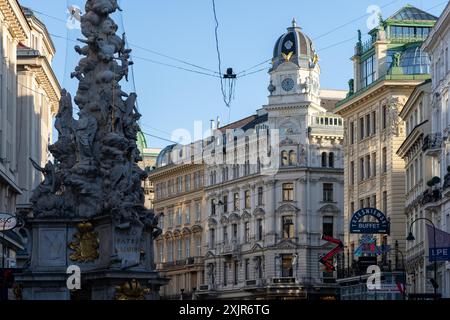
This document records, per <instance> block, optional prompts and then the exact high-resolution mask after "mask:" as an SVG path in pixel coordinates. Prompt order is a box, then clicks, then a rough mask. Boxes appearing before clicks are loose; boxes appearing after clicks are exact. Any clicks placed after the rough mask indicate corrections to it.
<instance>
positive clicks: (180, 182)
mask: <svg viewBox="0 0 450 320" xmlns="http://www.w3.org/2000/svg"><path fill="white" fill-rule="evenodd" d="M177 185H178V193H181V192H183V177H178V178H177Z"/></svg>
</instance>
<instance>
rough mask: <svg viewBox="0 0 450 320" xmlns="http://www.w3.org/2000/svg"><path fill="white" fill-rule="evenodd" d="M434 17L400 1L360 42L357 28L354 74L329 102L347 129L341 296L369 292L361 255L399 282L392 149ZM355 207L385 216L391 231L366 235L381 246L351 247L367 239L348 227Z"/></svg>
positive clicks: (398, 206)
mask: <svg viewBox="0 0 450 320" xmlns="http://www.w3.org/2000/svg"><path fill="white" fill-rule="evenodd" d="M436 19H437V18H436V17H434V16H432V15H430V14H428V13H426V12H424V11H422V10H419V9H417V8H415V7H412V6H409V5H407V6H405V7H403V8H401V9H400V10H399V11H397V12H396V13H394V14H393V15H392V16H390V17H389V18H387V19H386V20H383V19H381V18H380V24H379V26H378V27H376V28H374V29H373V30H371V31H370V32H369V37H370V39H369V40H368V41H367V42H364V43H363V42H362V39H361V34H360V32H359V41H358V43H357V44H356V47H355V55H354V56H353V58H352V60H353V64H354V79H352V80H351V81H350V82H349V83H350V93H349V96H348V97H347V98H346V99H344V100H343V101H341V102H339V104H338V106H337V108H336V112H337V113H338V114H339V115H341V116H342V117H343V118H344V123H345V124H344V127H345V128H346V129H345V139H344V151H345V157H344V179H345V218H344V225H345V226H346V227H345V245H346V247H347V249H346V251H345V255H346V257H345V259H344V261H345V266H346V268H345V270H344V272H343V273H342V275H341V278H342V281H340V283H341V284H342V285H343V289H342V298H343V299H373V298H374V293H373V292H371V293H370V292H369V293H368V292H366V291H367V287H366V284H365V281H366V280H365V278H364V277H363V279H362V280H361V277H360V276H361V275H364V274H366V271H367V264H365V262H369V264H379V266H380V267H381V268H382V270H383V271H400V272H399V273H398V274H392V275H393V278H392V279H393V280H392V281H394V282H395V281H400V282H402V283H405V280H404V276H405V274H404V271H403V270H404V266H403V265H402V263H401V258H400V259H399V258H398V257H397V255H401V254H402V253H403V254H405V244H406V236H407V234H406V232H405V226H406V223H407V220H406V216H405V163H404V161H403V159H402V158H401V157H400V156H399V155H398V154H397V151H398V149H399V148H400V146H401V145H402V143H403V142H404V141H405V138H406V128H405V123H404V122H403V121H402V119H401V118H400V117H399V113H400V111H401V110H402V109H403V107H404V105H405V103H406V101H407V100H408V98H409V97H410V95H411V93H412V92H413V90H414V88H415V87H416V86H417V85H419V84H421V83H422V82H423V81H424V80H426V79H429V78H430V75H429V71H430V69H429V61H428V55H427V54H426V53H424V52H423V51H422V50H421V47H420V46H421V44H422V43H423V41H424V40H425V38H426V37H427V35H428V34H429V32H430V30H431V28H432V27H433V25H434V23H435V22H436ZM362 208H375V209H378V210H380V211H381V212H382V213H384V215H385V216H386V217H387V219H388V221H389V223H390V233H385V234H375V235H373V238H371V239H369V240H370V241H374V243H375V245H376V246H378V247H379V248H380V250H381V252H373V253H368V254H363V255H361V254H358V251H357V249H358V248H359V247H360V246H361V245H364V244H366V243H368V242H367V240H368V239H367V235H366V237H365V239H363V237H361V234H352V233H350V230H349V226H350V219H351V218H352V216H353V214H354V213H355V212H356V211H357V210H358V209H362ZM368 221H369V220H365V222H368ZM371 236H372V235H371ZM365 241H366V242H365ZM399 261H400V262H399ZM394 262H395V263H394ZM397 276H398V277H399V278H396V277H397ZM365 277H367V274H366V276H365ZM358 286H360V287H361V290H360V288H359V287H358ZM356 287H358V289H356V291H355V288H356ZM392 298H401V295H398V296H397V297H390V296H389V297H387V299H392Z"/></svg>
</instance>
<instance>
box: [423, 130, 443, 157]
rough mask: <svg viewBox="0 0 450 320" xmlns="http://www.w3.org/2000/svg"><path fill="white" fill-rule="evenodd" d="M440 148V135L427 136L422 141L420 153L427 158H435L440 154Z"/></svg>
mask: <svg viewBox="0 0 450 320" xmlns="http://www.w3.org/2000/svg"><path fill="white" fill-rule="evenodd" d="M441 146H442V134H441V133H433V134H429V135H427V136H426V137H425V139H424V140H423V145H422V151H423V152H425V155H427V156H431V157H437V156H439V155H440V154H441Z"/></svg>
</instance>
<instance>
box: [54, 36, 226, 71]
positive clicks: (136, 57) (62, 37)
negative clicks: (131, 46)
mask: <svg viewBox="0 0 450 320" xmlns="http://www.w3.org/2000/svg"><path fill="white" fill-rule="evenodd" d="M50 35H51V36H52V37H56V38H60V39H67V40H68V41H71V42H74V43H79V42H78V41H76V40H74V39H68V38H66V37H64V36H60V35H57V34H53V33H50ZM134 58H135V59H140V60H143V61H147V62H150V63H154V64H158V65H162V66H166V67H170V68H175V69H179V70H183V71H187V72H192V73H197V74H202V75H205V76H210V77H214V78H220V76H219V75H214V74H211V73H206V72H202V71H197V70H194V69H188V68H184V67H180V66H176V65H173V64H168V63H164V62H160V61H156V60H153V59H149V58H144V57H138V56H134Z"/></svg>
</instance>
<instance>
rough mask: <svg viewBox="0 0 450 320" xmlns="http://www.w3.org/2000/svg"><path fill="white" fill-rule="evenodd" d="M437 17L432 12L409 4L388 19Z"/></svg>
mask: <svg viewBox="0 0 450 320" xmlns="http://www.w3.org/2000/svg"><path fill="white" fill-rule="evenodd" d="M437 19H438V18H437V17H436V16H433V15H432V14H430V13H428V12H425V11H423V10H420V9H419V8H416V7H414V6H412V5H409V4H408V5H406V6H404V7H403V8H401V9H400V10H398V11H397V12H396V13H394V14H393V15H392V16H390V17H389V18H388V20H397V21H405V20H407V21H436V20H437Z"/></svg>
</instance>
